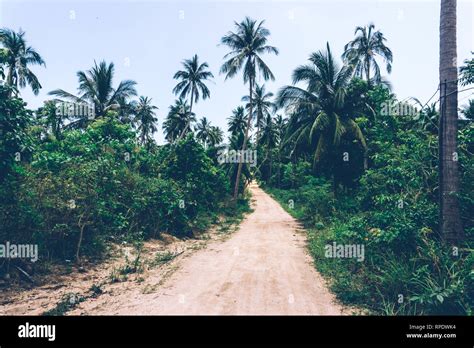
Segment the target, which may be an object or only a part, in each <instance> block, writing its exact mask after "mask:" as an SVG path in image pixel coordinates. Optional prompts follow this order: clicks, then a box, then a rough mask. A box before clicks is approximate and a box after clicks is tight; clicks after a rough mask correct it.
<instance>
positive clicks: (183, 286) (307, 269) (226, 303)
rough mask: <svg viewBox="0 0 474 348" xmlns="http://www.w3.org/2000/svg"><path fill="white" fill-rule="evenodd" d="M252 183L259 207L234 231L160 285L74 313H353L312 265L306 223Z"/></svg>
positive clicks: (109, 298)
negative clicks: (302, 227)
mask: <svg viewBox="0 0 474 348" xmlns="http://www.w3.org/2000/svg"><path fill="white" fill-rule="evenodd" d="M250 189H251V191H252V195H253V199H254V200H255V205H254V212H253V213H251V214H250V215H248V216H247V217H246V219H245V220H244V221H243V222H242V224H241V225H240V228H239V230H238V231H236V232H234V233H233V234H232V235H231V237H230V238H228V239H227V240H225V241H215V242H210V243H209V245H208V246H207V247H206V248H205V249H202V250H198V251H196V252H194V253H193V254H191V255H190V256H189V257H187V258H184V259H183V260H181V261H180V264H179V267H178V268H177V269H176V270H175V271H174V272H172V274H171V275H170V276H169V277H167V278H166V279H165V280H163V278H162V277H161V278H160V279H161V280H160V284H159V286H157V287H156V289H153V291H147V292H146V293H144V292H143V291H137V289H133V288H130V289H127V290H126V291H124V292H120V293H117V292H115V293H114V296H101V297H99V298H98V299H96V300H94V301H92V302H89V301H86V302H84V303H81V305H80V306H79V307H78V308H76V309H75V310H74V311H72V312H70V313H69V314H73V315H74V314H83V315H95V314H99V315H100V314H132V315H134V314H145V315H148V314H150V315H157V314H191V315H193V314H194V315H198V314H210V315H213V314H243V315H246V314H261V315H270V314H296V315H298V314H302V315H303V314H317V315H339V314H349V313H348V310H345V309H344V308H343V307H342V306H340V305H338V304H337V303H335V300H334V296H333V295H332V294H331V293H330V292H329V291H328V289H327V287H326V285H325V283H324V280H323V279H322V277H321V276H320V275H319V274H318V273H317V272H316V270H315V268H314V266H313V265H312V260H311V257H310V256H309V254H308V252H307V249H306V239H305V233H304V231H301V230H300V228H299V226H298V224H297V223H296V221H295V220H294V219H293V218H292V217H291V216H290V215H289V214H288V213H287V212H285V211H284V209H283V208H282V207H280V205H279V204H278V203H277V202H276V201H275V200H274V199H273V198H271V197H270V196H269V195H268V194H266V193H265V192H264V191H263V190H261V189H260V188H259V187H257V186H256V185H252V186H251V187H250ZM152 277H153V275H151V279H152ZM157 281H158V278H157Z"/></svg>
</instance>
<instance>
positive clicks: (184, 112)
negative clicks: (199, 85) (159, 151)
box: [163, 99, 196, 143]
mask: <svg viewBox="0 0 474 348" xmlns="http://www.w3.org/2000/svg"><path fill="white" fill-rule="evenodd" d="M192 122H196V115H195V114H194V113H193V112H191V111H190V107H189V105H188V104H187V103H186V101H185V100H183V99H178V100H176V101H175V104H174V105H171V106H170V107H169V112H168V115H167V116H166V119H165V121H164V122H163V130H164V132H165V139H166V140H167V141H168V142H170V143H173V142H175V141H176V140H177V139H178V138H179V137H180V136H181V134H183V136H186V135H187V134H188V133H189V132H190V128H189V127H187V125H188V124H191V123H192Z"/></svg>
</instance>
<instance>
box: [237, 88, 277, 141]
mask: <svg viewBox="0 0 474 348" xmlns="http://www.w3.org/2000/svg"><path fill="white" fill-rule="evenodd" d="M272 98H273V93H271V92H268V93H266V91H265V85H264V84H263V85H262V86H259V85H258V84H256V85H255V91H254V94H253V105H252V109H253V112H254V116H256V117H255V118H256V122H257V138H256V143H257V144H259V137H260V128H261V127H262V125H263V123H264V122H266V120H268V117H270V119H271V115H272V114H273V112H275V109H276V106H275V104H274V103H273V102H272V101H271V99H272ZM242 101H244V102H247V105H246V108H247V110H249V112H250V96H249V95H247V96H244V97H243V98H242Z"/></svg>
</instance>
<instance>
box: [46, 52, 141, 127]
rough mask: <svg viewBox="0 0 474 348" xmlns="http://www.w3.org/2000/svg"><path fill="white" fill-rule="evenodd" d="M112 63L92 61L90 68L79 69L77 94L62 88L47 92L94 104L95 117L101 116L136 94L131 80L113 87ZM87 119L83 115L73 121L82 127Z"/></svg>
mask: <svg viewBox="0 0 474 348" xmlns="http://www.w3.org/2000/svg"><path fill="white" fill-rule="evenodd" d="M114 70H115V68H114V63H110V64H107V63H106V62H105V61H102V62H100V63H99V64H97V63H96V62H94V67H92V69H90V70H88V71H86V72H84V71H79V72H78V73H77V77H78V79H79V87H78V91H79V96H76V95H74V94H72V93H69V92H66V91H64V90H62V89H56V90H54V91H51V92H49V95H53V96H56V97H58V98H59V99H65V100H68V101H71V102H73V103H78V104H86V103H90V104H92V105H94V114H95V118H98V117H103V116H105V114H106V113H107V111H109V110H117V109H119V108H120V103H123V102H124V100H128V99H129V98H130V97H132V96H135V95H137V91H136V90H135V85H136V84H137V83H136V82H135V81H132V80H124V81H121V82H120V83H119V85H118V86H117V88H113V87H112V84H113V77H114ZM87 122H88V120H87V118H85V117H82V115H81V116H80V117H78V120H77V121H76V122H75V124H76V126H77V127H83V126H84V125H85V124H87Z"/></svg>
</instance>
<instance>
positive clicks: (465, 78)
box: [459, 52, 474, 86]
mask: <svg viewBox="0 0 474 348" xmlns="http://www.w3.org/2000/svg"><path fill="white" fill-rule="evenodd" d="M471 53H472V54H474V52H471ZM464 64H465V65H463V66H462V67H461V68H460V69H459V72H460V73H461V78H460V81H461V85H463V86H466V85H469V84H472V83H474V58H471V59H466V60H465V61H464Z"/></svg>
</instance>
